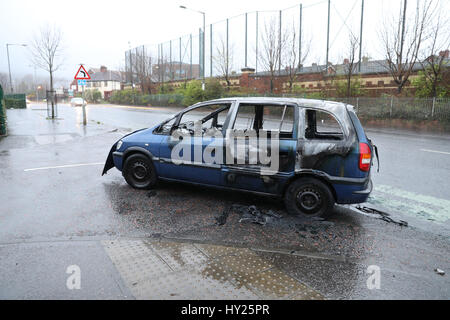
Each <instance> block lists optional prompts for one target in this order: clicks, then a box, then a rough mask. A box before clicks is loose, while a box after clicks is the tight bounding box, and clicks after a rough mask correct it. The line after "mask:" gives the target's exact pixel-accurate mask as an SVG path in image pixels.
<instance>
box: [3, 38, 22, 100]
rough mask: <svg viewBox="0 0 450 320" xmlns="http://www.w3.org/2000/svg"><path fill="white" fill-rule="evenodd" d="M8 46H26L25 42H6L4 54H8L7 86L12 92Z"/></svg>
mask: <svg viewBox="0 0 450 320" xmlns="http://www.w3.org/2000/svg"><path fill="white" fill-rule="evenodd" d="M9 46H22V47H26V46H27V45H26V44H16V43H7V44H6V55H7V56H8V71H9V88H10V90H11V93H13V92H14V89H13V84H12V77H11V64H10V62H9Z"/></svg>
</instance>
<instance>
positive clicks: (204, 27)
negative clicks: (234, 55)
mask: <svg viewBox="0 0 450 320" xmlns="http://www.w3.org/2000/svg"><path fill="white" fill-rule="evenodd" d="M180 8H181V9H186V10H191V11H194V12H197V13H201V14H202V15H203V35H202V89H203V90H205V32H206V25H205V22H206V14H205V13H204V12H203V11H198V10H193V9H190V8H187V7H185V6H180Z"/></svg>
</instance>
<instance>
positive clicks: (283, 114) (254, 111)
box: [233, 104, 294, 138]
mask: <svg viewBox="0 0 450 320" xmlns="http://www.w3.org/2000/svg"><path fill="white" fill-rule="evenodd" d="M293 128H294V107H293V106H290V105H248V104H241V105H239V109H238V113H237V115H236V120H235V123H234V127H233V129H235V130H244V131H245V130H250V129H254V130H256V131H258V130H266V131H269V130H270V131H278V132H279V133H280V138H292V132H293Z"/></svg>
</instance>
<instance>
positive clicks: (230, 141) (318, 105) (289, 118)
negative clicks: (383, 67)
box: [103, 97, 374, 217]
mask: <svg viewBox="0 0 450 320" xmlns="http://www.w3.org/2000/svg"><path fill="white" fill-rule="evenodd" d="M373 151H374V146H373V145H372V143H371V141H370V140H369V139H368V138H367V136H366V134H365V132H364V130H363V127H362V126H361V123H360V121H359V120H358V117H357V116H356V114H355V112H354V110H353V107H352V106H350V105H346V104H343V103H338V102H330V101H321V100H310V99H294V98H253V97H252V98H227V99H218V100H212V101H206V102H201V103H198V104H195V105H193V106H191V107H189V108H186V109H184V110H183V111H181V112H179V113H178V114H176V115H174V116H173V117H171V118H169V119H168V120H166V121H164V122H163V123H161V124H159V125H157V126H155V127H152V128H148V129H141V130H138V131H136V132H133V133H131V134H129V135H126V136H125V137H123V138H122V139H120V140H119V141H117V142H116V143H115V144H114V145H113V147H112V148H111V151H110V153H109V155H108V158H107V161H106V164H105V167H104V170H103V174H105V173H106V172H107V171H108V170H109V169H111V168H112V167H116V168H117V169H118V170H119V171H121V172H122V175H123V176H124V178H125V180H126V181H127V183H128V184H129V185H130V186H132V187H134V188H138V189H148V188H152V187H154V186H155V184H156V182H157V180H158V179H161V180H168V181H180V182H187V183H192V184H197V185H202V186H211V187H215V188H223V189H230V190H238V191H245V192H252V193H256V194H259V195H261V196H271V197H273V196H275V197H279V198H282V199H283V200H284V203H285V206H286V209H287V210H288V212H289V213H293V214H299V215H304V216H311V217H312V216H321V217H324V216H326V215H328V214H329V213H330V212H332V209H333V206H334V204H335V203H338V204H351V203H361V202H364V201H366V199H367V198H368V196H369V194H370V192H371V191H372V182H371V178H370V169H371V165H372V154H373Z"/></svg>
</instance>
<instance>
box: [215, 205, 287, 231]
mask: <svg viewBox="0 0 450 320" xmlns="http://www.w3.org/2000/svg"><path fill="white" fill-rule="evenodd" d="M230 212H237V213H239V214H240V215H241V218H240V219H239V222H250V223H256V224H260V225H263V226H264V225H266V224H267V223H268V222H271V221H273V220H275V219H281V218H282V217H283V216H282V215H280V214H278V213H276V212H274V211H273V210H267V211H262V210H259V209H258V208H257V207H256V206H254V205H251V206H245V205H240V204H233V205H231V206H230V207H228V208H226V209H225V210H224V211H223V212H222V214H221V215H220V216H218V217H216V218H215V219H216V225H219V226H222V225H224V224H225V223H226V222H227V218H228V215H229V214H230Z"/></svg>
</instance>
